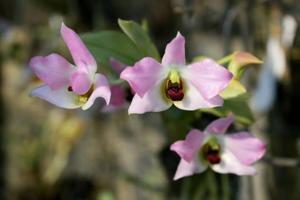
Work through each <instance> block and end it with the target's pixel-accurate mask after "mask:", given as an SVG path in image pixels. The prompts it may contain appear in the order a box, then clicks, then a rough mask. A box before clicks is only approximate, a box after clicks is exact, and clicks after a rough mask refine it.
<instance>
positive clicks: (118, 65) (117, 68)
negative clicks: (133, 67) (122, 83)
mask: <svg viewBox="0 0 300 200" xmlns="http://www.w3.org/2000/svg"><path fill="white" fill-rule="evenodd" d="M109 61H110V65H111V67H112V69H113V70H114V71H115V72H116V73H117V74H118V75H120V74H121V72H122V71H123V70H124V69H125V67H126V65H125V64H124V63H121V62H120V61H118V60H117V59H114V58H110V60H109Z"/></svg>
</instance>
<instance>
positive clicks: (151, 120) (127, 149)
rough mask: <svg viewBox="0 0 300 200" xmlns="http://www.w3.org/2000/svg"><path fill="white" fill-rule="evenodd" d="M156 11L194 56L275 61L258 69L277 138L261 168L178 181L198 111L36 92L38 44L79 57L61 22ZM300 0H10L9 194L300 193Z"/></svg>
mask: <svg viewBox="0 0 300 200" xmlns="http://www.w3.org/2000/svg"><path fill="white" fill-rule="evenodd" d="M118 18H121V19H132V20H135V21H137V22H142V21H143V20H147V22H148V26H149V32H150V34H151V37H152V39H153V41H154V42H155V44H156V45H157V47H158V48H159V50H160V53H161V54H163V51H164V47H165V45H166V44H167V43H168V42H169V41H170V40H171V39H172V38H173V37H174V36H175V35H176V33H177V31H180V32H181V33H182V34H183V35H184V36H185V38H186V40H187V44H186V47H187V59H188V60H189V61H191V60H192V58H193V57H195V56H199V55H205V56H208V57H212V58H214V59H219V58H221V57H223V56H225V55H227V54H229V53H231V52H233V51H236V50H241V51H248V52H251V53H252V54H254V55H256V56H257V57H259V58H261V59H262V60H263V61H264V64H262V65H259V66H253V67H251V68H249V69H248V70H247V71H246V74H245V76H244V77H243V83H244V84H246V86H247V89H248V90H249V91H250V93H251V99H250V102H249V103H250V105H251V108H252V110H253V112H254V115H255V123H254V124H253V125H251V126H250V127H241V128H243V129H245V128H246V129H249V130H250V131H251V132H252V133H253V134H254V135H256V136H257V137H260V138H263V139H264V140H265V141H266V143H267V144H268V149H267V155H266V157H265V158H264V159H263V160H262V161H261V162H259V163H258V164H257V165H256V167H257V169H258V171H259V173H258V175H256V176H254V177H237V176H234V175H218V174H214V173H213V172H211V171H207V172H206V173H203V174H201V175H197V176H193V177H191V178H185V179H182V180H179V181H176V182H174V181H172V177H173V175H174V173H175V169H176V166H177V163H178V161H179V158H178V157H177V156H176V155H175V153H173V152H171V151H170V150H169V145H170V144H171V143H172V142H173V141H174V140H175V139H179V138H180V139H182V138H184V136H185V134H186V131H187V130H189V129H190V128H191V127H199V128H201V129H202V128H203V127H205V126H206V125H207V124H208V122H210V121H211V120H212V119H214V118H215V117H214V116H212V115H210V114H201V116H198V117H196V118H195V116H192V117H191V116H190V114H189V113H182V112H180V111H177V110H171V111H166V112H164V113H162V114H158V113H150V114H146V115H142V116H137V115H132V116H130V117H129V116H128V114H127V110H126V109H122V110H119V111H116V112H113V113H103V112H100V108H99V106H96V105H95V106H94V107H93V108H92V109H90V110H88V111H87V112H83V111H81V110H63V109H59V108H56V107H54V106H52V105H50V104H48V103H47V102H44V101H42V100H39V99H36V98H30V97H29V96H28V94H29V92H30V90H31V89H32V88H34V87H35V86H36V85H38V84H39V82H38V80H37V79H36V78H35V77H34V75H33V74H32V72H31V71H30V70H29V67H28V61H29V60H30V58H31V57H32V56H34V55H47V54H49V53H51V52H57V53H60V54H62V55H64V56H65V57H67V58H69V60H71V59H70V55H69V52H68V50H67V48H66V46H65V45H64V43H63V41H62V39H61V37H60V35H59V28H60V25H61V22H62V21H64V22H65V23H66V24H67V25H68V26H70V27H72V28H73V29H74V30H76V31H77V32H78V33H84V32H91V31H100V30H120V29H119V27H118V24H117V19H118ZM299 23H300V2H299V1H298V0H240V1H238V0H1V1H0V66H1V68H0V70H1V71H0V72H1V101H0V110H1V115H0V116H1V127H0V199H1V200H2V199H4V200H5V199H8V200H48V199H49V200H52V199H53V200H54V199H55V200H85V199H88V200H89V199H93V200H94V199H95V200H135V199H137V200H160V199H168V200H173V199H174V200H198V199H212V200H216V199H224V200H225V199H238V200H239V199H241V200H253V199H254V200H268V199H270V200H277V199H278V200H282V199H285V200H298V199H300V168H299V166H300V164H299V159H300V139H299V136H300V117H299V113H300V91H299V88H300V34H299V28H298V24H299Z"/></svg>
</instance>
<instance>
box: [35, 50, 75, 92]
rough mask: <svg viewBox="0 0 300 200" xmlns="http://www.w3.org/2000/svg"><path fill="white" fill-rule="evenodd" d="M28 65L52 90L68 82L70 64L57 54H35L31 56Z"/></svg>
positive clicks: (70, 69)
mask: <svg viewBox="0 0 300 200" xmlns="http://www.w3.org/2000/svg"><path fill="white" fill-rule="evenodd" d="M29 66H30V67H31V69H32V70H33V72H34V73H35V75H36V76H37V77H38V78H39V79H41V80H42V81H43V82H44V83H46V84H47V85H48V86H49V87H50V88H51V89H53V90H55V89H59V88H61V87H63V86H65V85H67V84H69V75H70V73H71V71H72V65H71V64H70V63H69V62H68V61H66V59H64V58H63V57H62V56H60V55H58V54H50V55H48V56H45V57H44V56H35V57H33V58H31V60H30V62H29Z"/></svg>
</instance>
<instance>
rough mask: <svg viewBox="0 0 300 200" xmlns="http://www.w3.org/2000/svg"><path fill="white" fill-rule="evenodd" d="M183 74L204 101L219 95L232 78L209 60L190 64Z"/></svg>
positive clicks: (226, 71)
mask: <svg viewBox="0 0 300 200" xmlns="http://www.w3.org/2000/svg"><path fill="white" fill-rule="evenodd" d="M185 73H186V75H185V77H186V78H187V79H188V80H189V81H190V82H191V83H192V84H193V85H194V86H195V87H196V88H197V90H198V91H199V92H200V93H201V94H202V96H203V97H204V98H205V99H210V98H213V97H215V96H216V95H218V94H220V93H221V92H222V91H223V90H224V89H225V88H226V87H227V86H228V84H229V82H230V80H231V79H232V77H233V75H232V74H231V73H230V72H229V71H228V70H227V69H225V68H224V67H222V66H221V65H219V64H218V63H216V62H215V61H213V60H211V59H205V60H202V61H199V62H196V63H192V64H190V65H189V66H187V70H186V72H185Z"/></svg>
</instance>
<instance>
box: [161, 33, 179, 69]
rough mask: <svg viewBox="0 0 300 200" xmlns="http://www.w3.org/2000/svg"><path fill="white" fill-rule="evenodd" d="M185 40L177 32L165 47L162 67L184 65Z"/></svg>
mask: <svg viewBox="0 0 300 200" xmlns="http://www.w3.org/2000/svg"><path fill="white" fill-rule="evenodd" d="M184 45H185V39H184V37H183V36H182V35H181V34H180V33H179V32H178V33H177V36H176V37H175V38H174V39H173V40H172V41H171V42H170V43H169V44H168V45H167V47H166V50H165V54H164V56H163V58H162V65H164V66H167V65H179V66H182V65H184V64H185V47H184Z"/></svg>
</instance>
